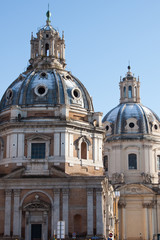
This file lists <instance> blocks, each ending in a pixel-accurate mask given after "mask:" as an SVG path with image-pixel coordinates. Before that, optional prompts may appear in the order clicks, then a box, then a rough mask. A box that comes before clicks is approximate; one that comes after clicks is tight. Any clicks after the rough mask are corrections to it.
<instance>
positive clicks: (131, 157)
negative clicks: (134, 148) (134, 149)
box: [128, 153, 137, 170]
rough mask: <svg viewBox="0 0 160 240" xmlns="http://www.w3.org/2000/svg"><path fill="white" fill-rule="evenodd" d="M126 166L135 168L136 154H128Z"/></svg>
mask: <svg viewBox="0 0 160 240" xmlns="http://www.w3.org/2000/svg"><path fill="white" fill-rule="evenodd" d="M128 166H129V169H132V170H133V169H137V155H136V154H134V153H131V154H129V155H128Z"/></svg>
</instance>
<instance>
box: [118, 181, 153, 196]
mask: <svg viewBox="0 0 160 240" xmlns="http://www.w3.org/2000/svg"><path fill="white" fill-rule="evenodd" d="M117 190H118V191H120V194H121V196H122V195H139V194H140V195H146V194H149V195H153V194H155V192H154V191H153V190H152V189H151V188H150V187H149V186H146V185H143V184H125V185H123V186H121V187H119V188H118V189H117Z"/></svg>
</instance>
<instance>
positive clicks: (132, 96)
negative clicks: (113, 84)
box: [119, 66, 140, 103]
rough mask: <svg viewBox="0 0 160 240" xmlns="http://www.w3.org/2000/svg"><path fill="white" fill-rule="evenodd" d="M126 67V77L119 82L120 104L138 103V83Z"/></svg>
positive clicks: (129, 68)
mask: <svg viewBox="0 0 160 240" xmlns="http://www.w3.org/2000/svg"><path fill="white" fill-rule="evenodd" d="M130 70H131V67H130V66H128V72H127V74H126V76H125V77H124V78H123V79H122V80H120V83H119V86H120V103H128V102H131V103H140V82H139V78H138V81H137V79H136V78H135V77H134V76H133V74H132V72H131V71H130Z"/></svg>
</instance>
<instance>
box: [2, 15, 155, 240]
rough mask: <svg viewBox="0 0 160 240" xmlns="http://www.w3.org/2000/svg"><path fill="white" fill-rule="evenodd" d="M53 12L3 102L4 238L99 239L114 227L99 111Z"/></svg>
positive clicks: (35, 39) (111, 189)
mask: <svg viewBox="0 0 160 240" xmlns="http://www.w3.org/2000/svg"><path fill="white" fill-rule="evenodd" d="M50 17H51V14H50V12H49V11H48V12H47V21H46V25H45V26H44V27H43V28H41V29H40V30H39V31H38V32H37V35H36V37H34V36H33V34H32V36H31V58H30V60H29V62H30V65H29V66H28V68H27V70H26V71H25V72H23V73H21V74H20V75H19V76H18V78H17V79H16V80H15V81H13V82H12V83H11V84H10V86H9V87H8V88H7V90H6V91H5V93H4V95H3V97H2V99H1V102H0V239H11V238H12V239H13V238H14V239H15V238H16V239H25V240H33V239H34V240H36V239H37V240H40V239H43V240H47V239H49V238H51V239H53V237H54V236H55V237H56V238H63V237H66V238H68V237H72V236H76V237H83V238H86V237H89V238H90V237H92V236H95V235H96V236H97V237H100V238H102V237H106V235H107V234H108V232H109V231H110V230H112V231H113V228H114V222H113V221H111V220H113V219H114V214H113V198H114V190H113V187H112V186H111V185H110V184H109V183H108V180H107V178H106V176H105V173H104V168H103V158H102V147H103V137H104V134H105V131H104V128H103V126H102V121H101V119H102V113H100V112H94V108H93V103H92V99H91V97H90V95H89V93H88V91H87V90H86V88H85V86H84V85H83V84H82V83H81V82H80V81H79V79H77V78H76V77H75V76H73V75H72V73H71V72H69V71H67V70H66V69H65V67H66V62H65V40H64V34H62V36H60V35H59V32H58V31H57V30H56V29H54V28H53V27H52V25H51V22H50ZM155 131H156V130H155ZM157 131H158V130H157ZM58 224H60V225H61V231H60V232H58V231H59V228H58V227H57V226H59V225H58ZM58 234H59V235H58ZM58 236H59V237H58Z"/></svg>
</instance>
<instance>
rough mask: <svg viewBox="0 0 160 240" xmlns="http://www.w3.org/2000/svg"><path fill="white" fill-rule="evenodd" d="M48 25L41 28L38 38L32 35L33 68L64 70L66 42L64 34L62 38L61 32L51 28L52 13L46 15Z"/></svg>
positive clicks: (31, 59)
mask: <svg viewBox="0 0 160 240" xmlns="http://www.w3.org/2000/svg"><path fill="white" fill-rule="evenodd" d="M46 16H47V20H46V25H45V26H44V27H43V28H41V29H40V30H39V31H38V33H37V37H36V38H35V37H33V34H32V35H31V58H30V60H29V62H30V64H31V66H32V67H38V68H40V67H42V66H43V68H44V67H45V66H46V67H47V68H48V67H51V68H53V67H57V68H61V69H64V68H65V66H66V64H65V41H64V32H63V33H62V37H60V36H59V32H58V31H57V30H55V29H54V28H53V27H52V26H51V21H50V17H51V12H50V11H49V10H48V11H47V13H46Z"/></svg>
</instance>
